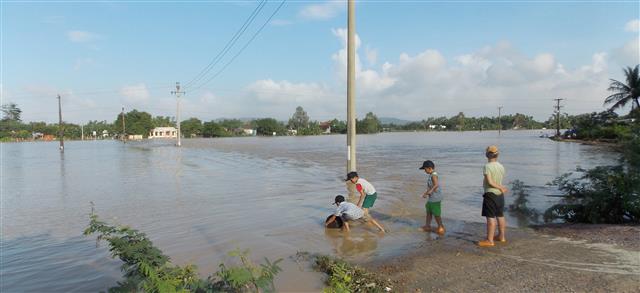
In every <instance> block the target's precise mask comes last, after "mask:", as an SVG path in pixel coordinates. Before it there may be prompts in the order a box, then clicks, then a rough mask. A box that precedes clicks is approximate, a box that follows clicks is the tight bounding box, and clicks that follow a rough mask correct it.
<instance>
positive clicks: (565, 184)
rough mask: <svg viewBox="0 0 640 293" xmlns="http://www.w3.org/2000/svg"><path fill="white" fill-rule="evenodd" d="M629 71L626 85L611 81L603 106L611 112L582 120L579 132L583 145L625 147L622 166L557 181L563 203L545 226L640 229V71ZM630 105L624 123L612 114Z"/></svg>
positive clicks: (578, 173) (553, 210)
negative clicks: (633, 226) (585, 141)
mask: <svg viewBox="0 0 640 293" xmlns="http://www.w3.org/2000/svg"><path fill="white" fill-rule="evenodd" d="M624 71H625V76H626V83H623V82H620V81H617V80H613V79H612V80H611V84H610V87H609V91H612V92H613V94H612V95H611V96H609V97H607V98H606V99H605V101H604V103H605V104H612V106H611V108H610V109H609V111H606V112H603V113H598V114H596V113H593V114H586V115H583V116H582V117H580V119H579V120H578V122H577V123H576V125H578V127H576V131H575V134H576V135H575V136H576V137H577V138H581V139H603V138H604V139H608V138H609V139H614V140H615V142H616V143H617V144H618V145H619V146H620V148H619V151H620V153H621V154H620V159H619V162H618V164H616V165H612V166H598V167H595V168H592V169H589V170H585V169H581V168H577V170H576V171H575V172H572V173H568V174H564V175H562V176H560V177H558V178H557V179H555V180H554V182H553V184H554V185H557V186H558V188H559V189H560V190H561V191H562V192H563V193H564V197H563V198H562V200H561V202H560V203H558V204H556V205H554V206H552V207H550V208H549V209H548V210H547V211H546V212H545V214H544V218H545V220H546V221H553V220H557V219H561V220H564V221H566V222H572V223H575V222H580V223H594V224H595V223H609V224H622V223H635V224H640V119H638V118H640V117H639V116H640V104H638V98H639V97H640V70H639V66H635V67H634V68H632V67H628V68H626V69H625V70H624ZM628 103H631V104H632V108H631V111H630V112H629V114H627V115H626V116H624V117H622V119H621V118H620V117H618V116H617V115H616V114H615V113H614V112H613V110H616V109H620V108H622V107H624V106H625V105H627V104H628Z"/></svg>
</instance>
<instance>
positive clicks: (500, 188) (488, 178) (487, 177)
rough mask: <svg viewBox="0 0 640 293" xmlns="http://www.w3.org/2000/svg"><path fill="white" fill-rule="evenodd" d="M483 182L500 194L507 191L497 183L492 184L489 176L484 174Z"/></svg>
mask: <svg viewBox="0 0 640 293" xmlns="http://www.w3.org/2000/svg"><path fill="white" fill-rule="evenodd" d="M484 180H486V181H487V183H488V184H489V186H491V187H493V188H497V189H499V190H500V192H502V194H505V193H507V192H508V191H509V190H508V189H507V188H506V187H504V186H502V185H500V184H498V183H495V182H493V179H491V176H489V174H484Z"/></svg>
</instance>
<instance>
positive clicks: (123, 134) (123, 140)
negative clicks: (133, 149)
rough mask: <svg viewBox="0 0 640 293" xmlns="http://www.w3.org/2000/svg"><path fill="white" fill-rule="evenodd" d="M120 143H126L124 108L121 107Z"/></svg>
mask: <svg viewBox="0 0 640 293" xmlns="http://www.w3.org/2000/svg"><path fill="white" fill-rule="evenodd" d="M121 115H122V142H124V143H126V142H127V128H126V127H125V125H124V107H122V113H121Z"/></svg>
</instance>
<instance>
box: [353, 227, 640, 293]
mask: <svg viewBox="0 0 640 293" xmlns="http://www.w3.org/2000/svg"><path fill="white" fill-rule="evenodd" d="M483 228H484V227H483V225H482V224H478V223H474V224H466V225H464V227H463V228H462V229H461V230H458V231H455V232H453V233H447V235H445V236H444V237H438V236H435V234H430V235H428V236H426V238H427V239H425V241H424V242H422V243H420V244H418V245H416V246H415V247H412V248H411V249H408V250H407V251H405V252H404V253H402V254H400V255H398V256H395V257H391V258H387V259H384V260H378V261H373V262H365V263H363V264H362V265H363V266H364V267H367V268H368V269H370V270H372V271H375V272H377V273H379V274H381V275H383V276H386V277H387V278H389V279H391V280H393V281H394V282H395V283H396V286H395V288H394V291H396V292H431V291H437V292H440V291H444V292H487V291H493V292H639V291H640V249H638V246H637V245H635V244H633V245H624V244H615V243H628V240H629V239H631V240H632V241H633V242H634V243H639V242H640V227H639V226H635V227H633V226H607V227H598V228H595V229H594V228H593V227H591V228H589V227H582V228H579V229H580V230H582V231H583V232H584V233H583V234H582V235H576V234H574V233H573V231H575V229H576V227H571V226H555V227H553V228H545V229H543V231H545V232H547V233H550V232H551V230H553V234H554V235H551V234H545V233H542V231H540V232H536V231H535V230H533V229H528V228H512V229H509V230H508V242H507V243H506V244H498V245H497V246H496V247H491V248H480V247H477V246H476V245H474V242H475V241H477V240H478V239H481V238H482V236H483V235H482V232H484V230H483ZM621 231H624V232H623V233H620V232H621ZM596 235H597V236H596ZM569 237H570V238H569ZM628 244H629V243H628Z"/></svg>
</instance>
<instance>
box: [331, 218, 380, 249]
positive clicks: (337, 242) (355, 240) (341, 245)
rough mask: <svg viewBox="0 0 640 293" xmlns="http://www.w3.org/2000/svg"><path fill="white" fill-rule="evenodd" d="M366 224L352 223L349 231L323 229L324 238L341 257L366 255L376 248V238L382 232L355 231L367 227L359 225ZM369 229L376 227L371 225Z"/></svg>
mask: <svg viewBox="0 0 640 293" xmlns="http://www.w3.org/2000/svg"><path fill="white" fill-rule="evenodd" d="M363 225H366V224H362V225H357V224H354V225H352V228H351V231H350V232H346V231H341V230H340V229H325V233H324V235H325V238H326V239H327V240H328V242H329V243H331V246H332V247H333V251H334V253H335V254H336V255H339V256H341V257H356V256H359V257H368V256H371V255H372V254H373V253H374V252H375V250H376V249H377V248H378V239H379V238H380V237H383V234H382V235H380V234H376V233H374V232H372V231H356V230H361V229H367V228H366V227H361V226H363ZM371 226H372V227H369V229H371V228H372V229H376V227H374V226H373V225H371Z"/></svg>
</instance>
